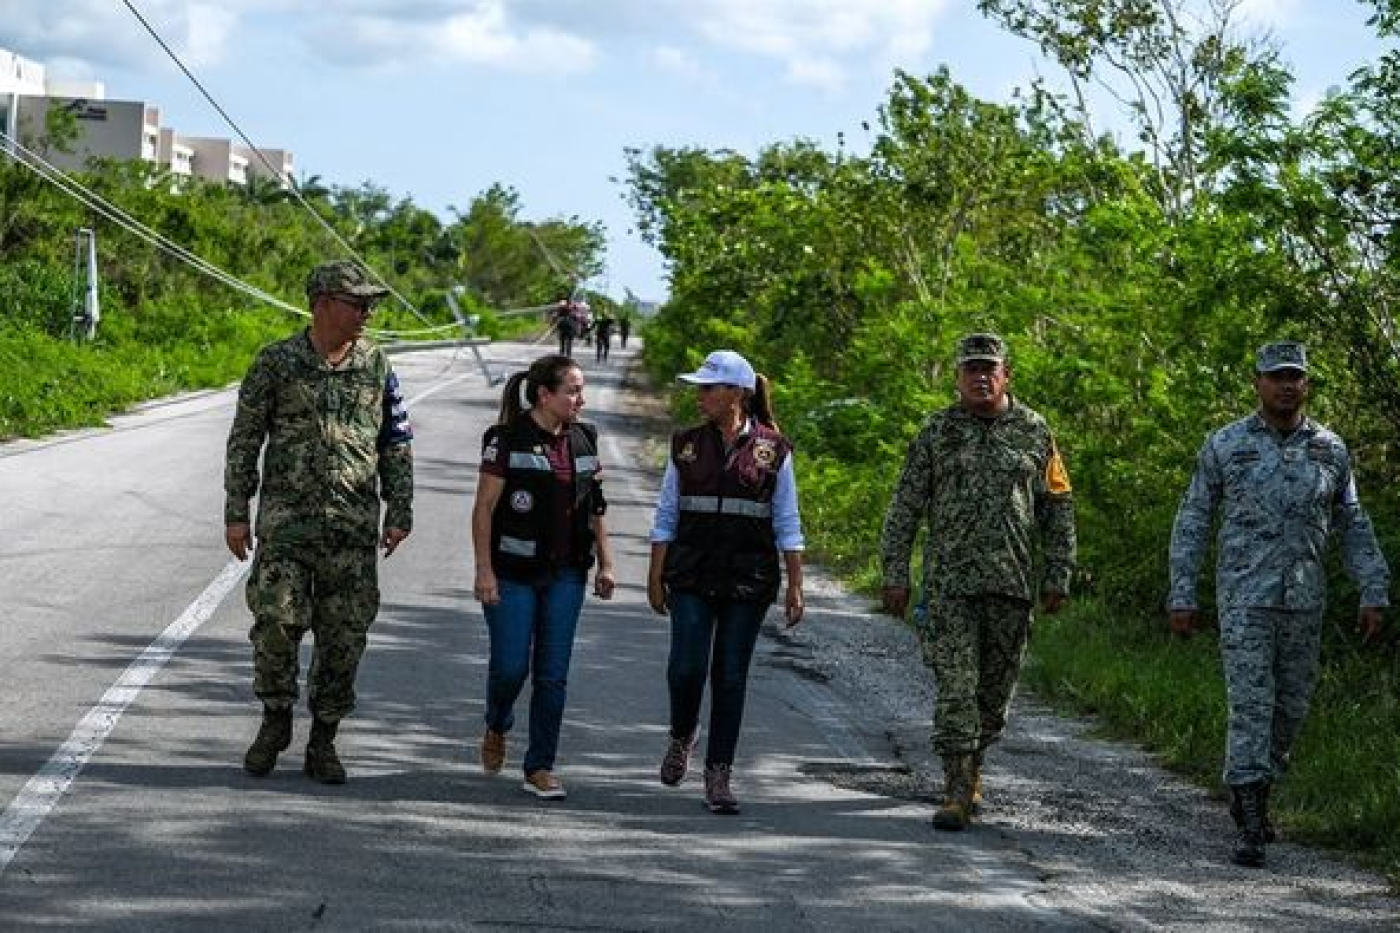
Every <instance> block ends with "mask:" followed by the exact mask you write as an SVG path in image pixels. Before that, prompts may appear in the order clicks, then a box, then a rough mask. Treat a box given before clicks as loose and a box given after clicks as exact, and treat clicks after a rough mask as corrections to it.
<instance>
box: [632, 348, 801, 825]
mask: <svg viewBox="0 0 1400 933" xmlns="http://www.w3.org/2000/svg"><path fill="white" fill-rule="evenodd" d="M679 378H680V380H681V381H682V382H687V383H690V384H691V385H693V386H695V388H696V401H697V403H698V405H699V408H700V412H701V414H702V415H704V418H705V420H704V423H702V424H701V425H699V426H697V427H694V428H690V429H688V430H685V431H680V432H678V433H676V434H674V435H673V436H672V437H671V457H670V460H669V461H668V462H667V464H666V474H665V477H664V478H663V480H662V483H661V496H660V500H659V501H658V502H657V505H656V519H655V524H654V527H653V529H652V533H651V542H652V543H651V564H650V567H649V569H648V573H647V600H648V602H650V603H651V607H652V609H654V610H655V611H656V612H658V613H660V614H662V615H666V614H669V615H670V617H671V654H670V660H669V662H668V663H667V667H666V680H667V685H668V687H669V688H670V697H671V733H670V743H669V745H668V747H667V750H666V754H665V757H664V758H663V759H662V762H661V782H662V783H663V784H666V785H668V786H675V785H677V784H679V783H680V782H681V780H682V779H683V778H684V777H685V772H686V768H687V766H688V764H689V761H690V752H691V750H692V749H693V748H694V747H695V744H696V741H697V739H698V737H699V722H700V704H701V701H702V699H703V697H704V692H705V681H706V680H707V679H708V680H709V682H710V730H709V741H708V745H707V747H706V752H705V805H706V806H707V807H709V809H710V810H711V811H712V812H714V813H737V812H739V802H738V800H737V799H735V796H734V793H733V791H732V789H731V788H730V769H731V767H732V766H733V764H734V751H735V748H736V746H737V745H738V741H739V728H740V725H741V724H742V722H743V716H744V696H745V693H746V692H747V689H748V675H749V663H750V661H751V660H752V659H753V652H754V645H755V644H756V643H757V641H758V632H759V628H760V626H761V625H762V624H763V617H764V615H765V614H766V613H767V612H768V607H769V606H770V605H772V604H773V603H774V602H775V601H776V600H777V597H778V592H779V590H780V589H781V584H782V577H783V575H784V572H785V574H786V577H787V590H786V594H785V597H784V608H785V612H786V618H787V624H788V626H789V627H791V626H794V625H796V624H797V623H798V622H800V621H801V620H802V547H803V542H802V522H801V518H800V516H799V515H798V509H797V483H796V480H795V478H794V475H793V468H792V457H791V453H792V445H791V444H790V443H789V442H788V440H787V438H785V437H783V435H782V434H781V433H779V431H778V426H777V424H776V423H775V421H774V419H773V409H772V402H771V395H770V392H769V386H768V380H767V379H766V378H764V377H763V376H761V375H758V374H756V373H755V372H754V370H753V367H752V366H750V365H749V362H748V360H746V359H744V358H743V357H742V356H740V355H739V354H738V353H735V352H733V351H732V350H716V351H715V352H714V353H711V354H710V355H709V356H708V357H706V358H705V362H704V364H703V365H702V366H701V367H700V368H699V369H698V370H696V371H695V372H693V373H686V374H685V375H682V376H680V377H679ZM780 552H781V554H782V561H781V564H782V569H781V570H780V567H779V564H780V562H779V553H780Z"/></svg>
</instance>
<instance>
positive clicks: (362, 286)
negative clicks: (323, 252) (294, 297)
mask: <svg viewBox="0 0 1400 933" xmlns="http://www.w3.org/2000/svg"><path fill="white" fill-rule="evenodd" d="M387 294H389V289H387V288H385V287H383V286H382V285H375V284H374V283H373V282H371V281H370V279H369V274H368V273H367V272H365V270H364V268H363V267H362V266H360V264H359V263H356V262H352V261H351V260H349V259H336V260H334V261H332V262H323V263H321V264H320V265H319V266H317V267H316V268H314V269H312V270H311V274H310V275H308V276H307V277H306V297H307V298H313V299H314V298H316V297H317V296H318V295H353V296H354V297H356V298H383V297H384V296H385V295H387Z"/></svg>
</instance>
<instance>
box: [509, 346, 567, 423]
mask: <svg viewBox="0 0 1400 933" xmlns="http://www.w3.org/2000/svg"><path fill="white" fill-rule="evenodd" d="M578 368H579V365H578V364H577V363H575V362H574V361H573V358H572V357H567V356H562V355H560V354H558V353H551V354H550V355H549V356H542V357H540V358H539V359H537V360H535V362H533V363H531V364H530V368H529V369H522V370H520V371H519V372H517V373H514V374H512V375H511V377H510V378H509V379H507V380H506V385H505V388H504V389H502V390H501V411H500V414H499V415H498V416H497V420H498V421H499V423H501V424H509V423H510V422H512V421H514V420H515V419H516V418H518V417H520V416H521V415H522V414H524V413H525V412H526V411H527V410H528V409H531V408H533V407H535V403H537V402H538V401H539V400H540V387H541V386H543V387H544V388H546V389H548V390H549V391H551V392H557V391H559V387H560V386H561V385H563V384H564V377H565V376H567V375H568V373H569V370H571V369H578Z"/></svg>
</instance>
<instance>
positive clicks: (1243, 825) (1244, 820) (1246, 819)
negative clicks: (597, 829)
mask: <svg viewBox="0 0 1400 933" xmlns="http://www.w3.org/2000/svg"><path fill="white" fill-rule="evenodd" d="M1262 787H1263V782H1262V781H1256V782H1255V783H1253V784H1242V785H1239V786H1235V787H1231V788H1230V794H1231V802H1230V811H1231V812H1232V813H1233V812H1235V811H1236V810H1238V811H1239V814H1240V815H1239V832H1238V834H1237V835H1236V836H1235V851H1234V852H1233V853H1231V855H1230V861H1232V862H1234V863H1235V864H1236V865H1243V866H1244V867H1246V868H1263V867H1264V805H1263V794H1262V792H1261V791H1262Z"/></svg>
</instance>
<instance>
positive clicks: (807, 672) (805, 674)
mask: <svg viewBox="0 0 1400 933" xmlns="http://www.w3.org/2000/svg"><path fill="white" fill-rule="evenodd" d="M759 663H760V664H763V665H764V666H766V667H776V668H779V669H780V670H787V671H792V672H793V673H794V674H796V675H797V676H798V677H802V678H805V679H807V680H810V681H812V682H813V683H819V684H824V683H828V682H830V680H831V677H830V675H828V674H826V673H825V672H823V671H819V670H817V669H816V668H815V667H812V666H811V665H809V664H803V663H801V662H800V661H798V660H797V659H796V658H793V657H785V656H784V655H782V654H777V653H775V654H772V655H769V656H768V657H765V658H761V659H760V660H759Z"/></svg>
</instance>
